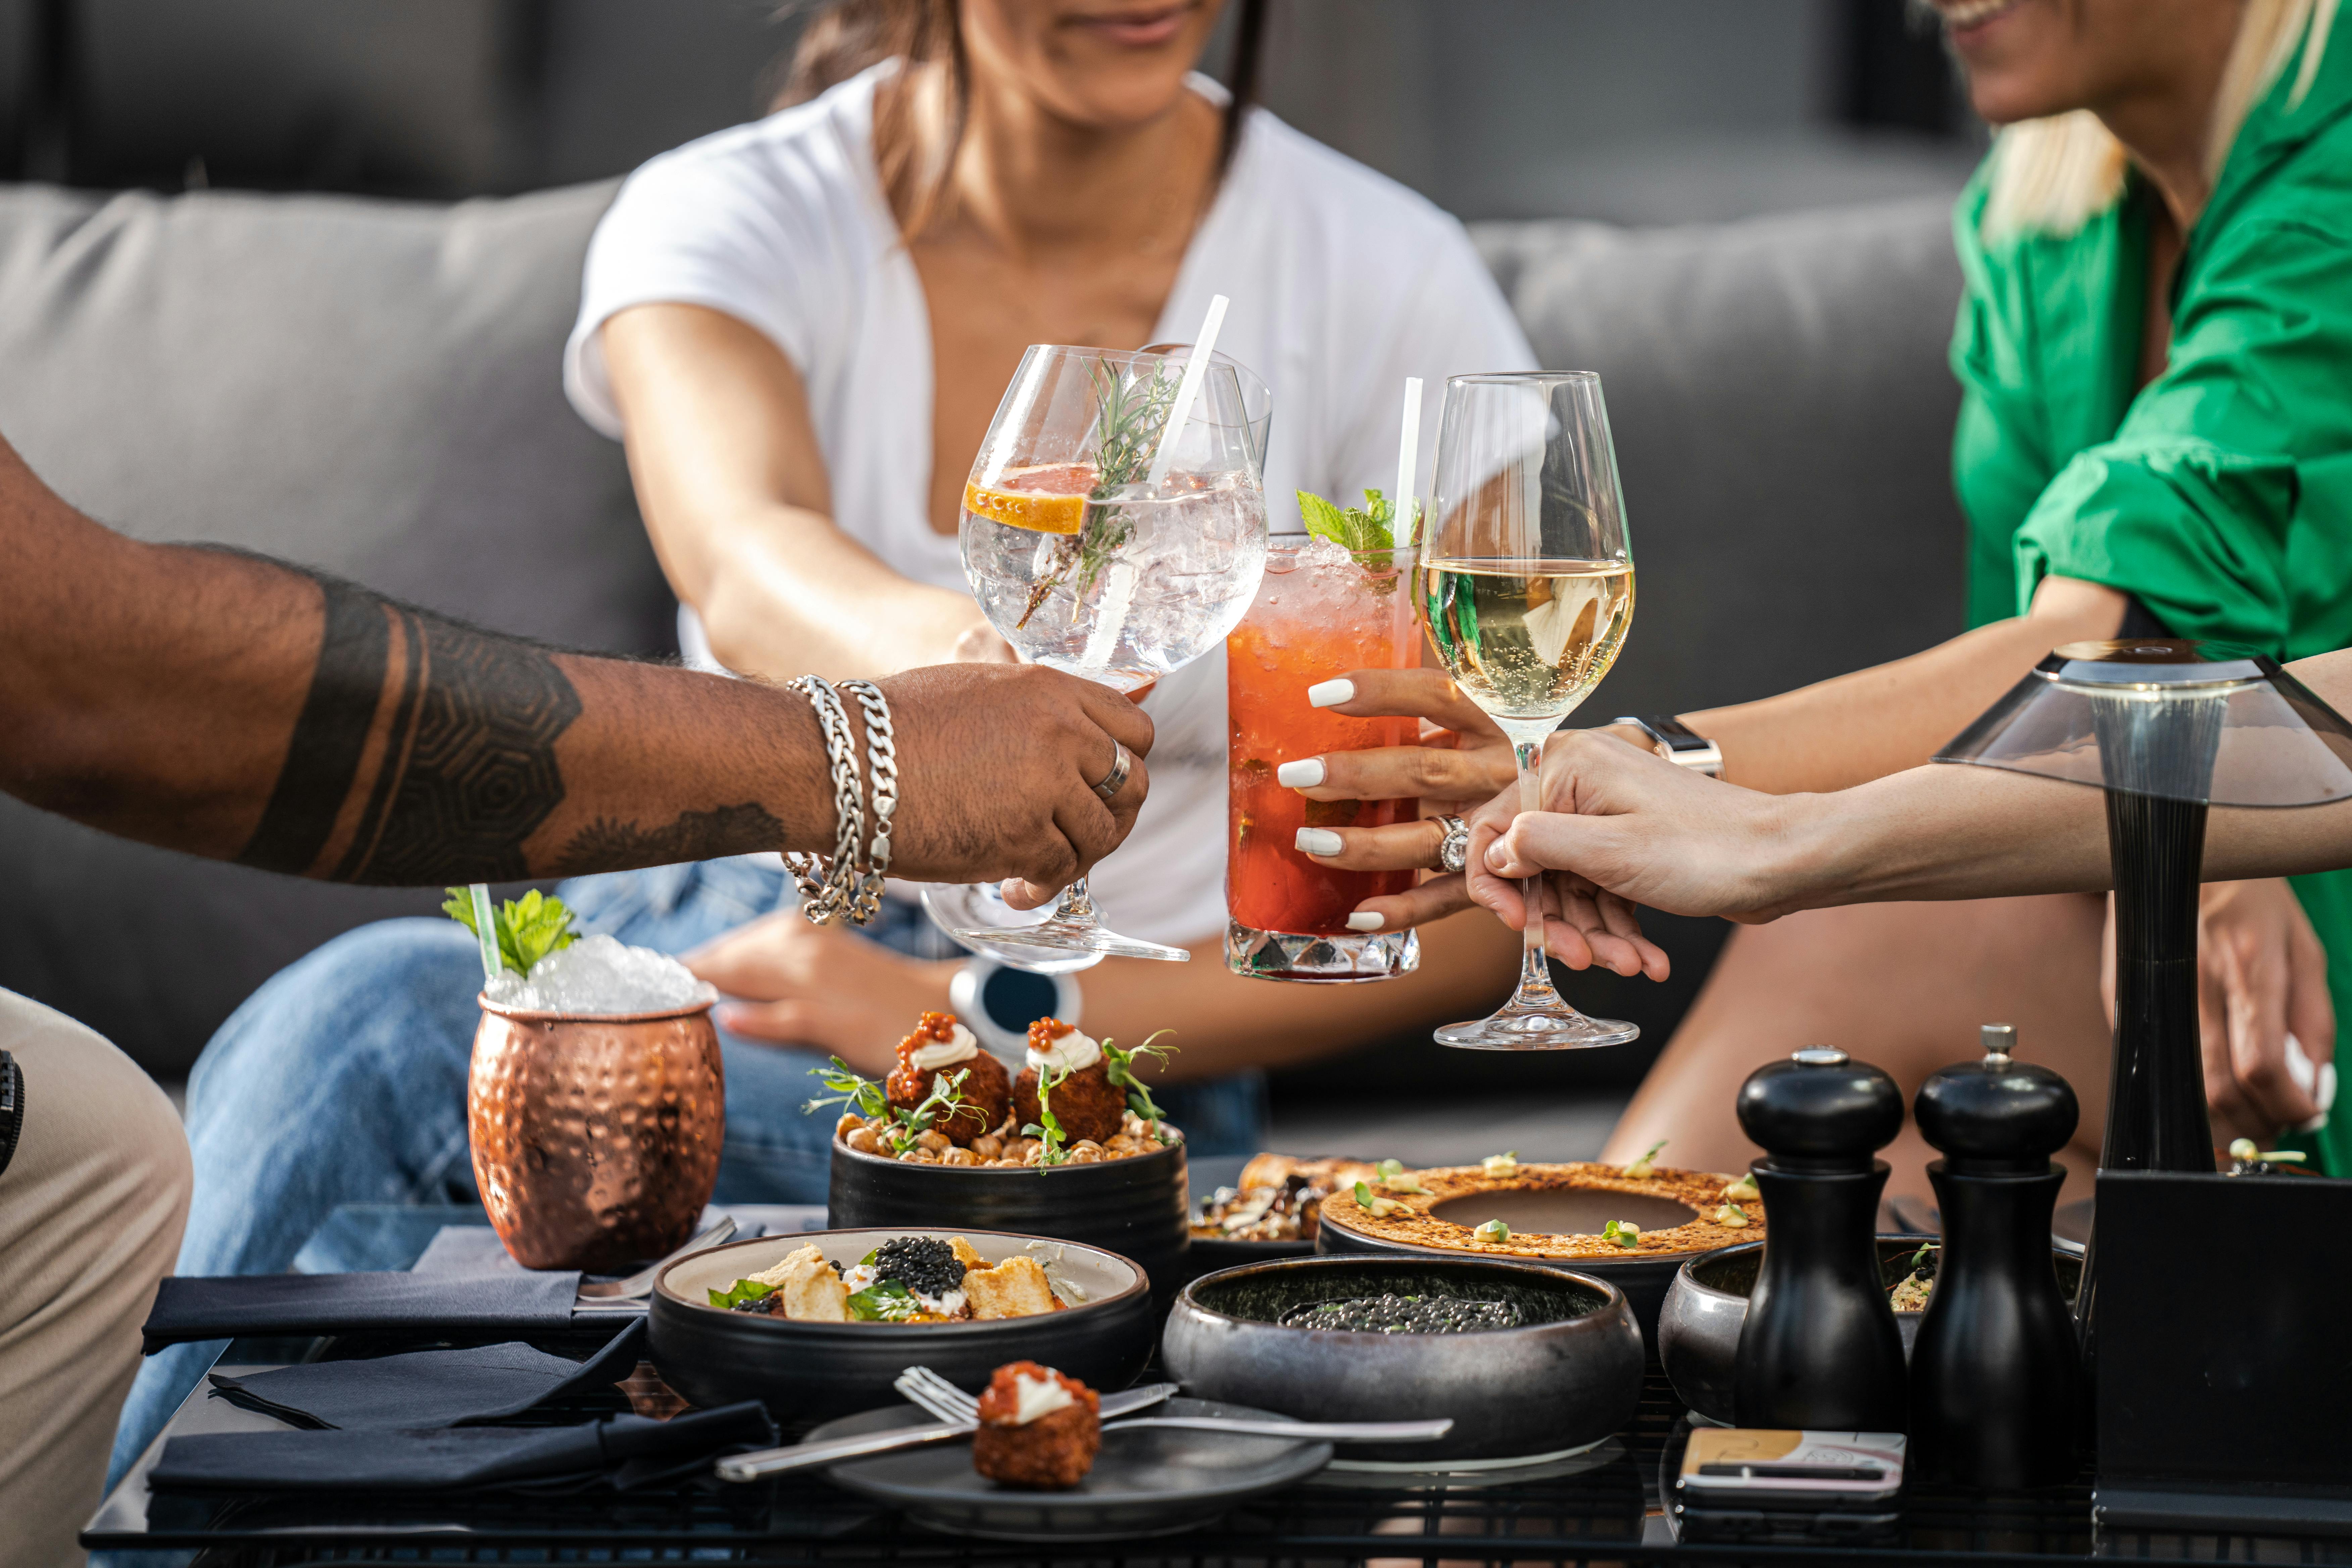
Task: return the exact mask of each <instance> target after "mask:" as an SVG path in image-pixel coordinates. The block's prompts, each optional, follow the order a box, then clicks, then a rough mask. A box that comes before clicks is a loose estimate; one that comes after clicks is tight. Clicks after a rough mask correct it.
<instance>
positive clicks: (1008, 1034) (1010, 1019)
mask: <svg viewBox="0 0 2352 1568" xmlns="http://www.w3.org/2000/svg"><path fill="white" fill-rule="evenodd" d="M1081 1000H1082V997H1081V995H1080V993H1079V991H1078V982H1077V979H1076V976H1075V975H1069V974H1038V973H1034V972H1032V971H1030V970H1026V969H1014V968H1013V967H1012V966H1011V965H1010V964H1003V963H997V962H996V961H995V960H994V959H992V958H975V959H973V960H972V961H971V963H967V964H965V965H964V966H963V967H962V968H961V969H959V970H957V971H956V973H955V978H954V979H953V980H950V982H948V1005H949V1006H950V1007H952V1008H953V1009H955V1016H956V1017H957V1018H958V1019H960V1020H961V1022H962V1024H963V1026H964V1027H965V1028H967V1029H970V1030H971V1032H972V1035H973V1037H975V1038H976V1039H978V1040H979V1041H980V1043H981V1045H982V1047H983V1048H984V1049H986V1050H987V1051H988V1053H989V1054H990V1055H991V1056H996V1057H1003V1058H1007V1059H1008V1060H1012V1061H1016V1062H1017V1061H1019V1060H1020V1059H1021V1058H1022V1056H1023V1054H1024V1052H1026V1051H1027V1050H1028V1049H1029V1026H1030V1025H1031V1024H1033V1023H1034V1022H1036V1021H1037V1020H1038V1019H1040V1018H1059V1019H1060V1020H1062V1022H1064V1023H1065V1024H1075V1023H1076V1022H1077V1021H1078V1007H1079V1004H1080V1002H1081Z"/></svg>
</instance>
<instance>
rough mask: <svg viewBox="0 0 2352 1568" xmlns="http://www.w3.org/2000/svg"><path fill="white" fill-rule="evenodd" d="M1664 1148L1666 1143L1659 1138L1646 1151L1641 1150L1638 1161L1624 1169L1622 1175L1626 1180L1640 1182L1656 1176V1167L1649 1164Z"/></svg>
mask: <svg viewBox="0 0 2352 1568" xmlns="http://www.w3.org/2000/svg"><path fill="white" fill-rule="evenodd" d="M1665 1146H1666V1141H1665V1140H1664V1139H1663V1138H1661V1139H1659V1140H1658V1141H1657V1142H1654V1143H1653V1144H1651V1145H1650V1146H1649V1147H1648V1148H1647V1149H1645V1150H1643V1152H1642V1157H1641V1158H1640V1159H1638V1160H1636V1161H1634V1162H1633V1163H1632V1164H1630V1165H1628V1166H1626V1167H1625V1170H1624V1175H1625V1176H1626V1177H1627V1179H1628V1180H1631V1181H1636V1182H1640V1181H1646V1180H1648V1179H1649V1178H1650V1177H1652V1176H1654V1175H1656V1174H1657V1167H1655V1166H1654V1165H1653V1164H1651V1163H1650V1162H1651V1161H1653V1160H1654V1159H1656V1158H1657V1157H1658V1151H1659V1150H1661V1149H1663V1148H1664V1147H1665Z"/></svg>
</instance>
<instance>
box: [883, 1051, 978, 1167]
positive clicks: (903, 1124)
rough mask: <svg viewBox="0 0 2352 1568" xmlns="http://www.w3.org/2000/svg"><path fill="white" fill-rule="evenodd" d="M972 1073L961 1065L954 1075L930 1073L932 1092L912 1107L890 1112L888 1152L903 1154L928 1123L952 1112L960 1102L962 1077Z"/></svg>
mask: <svg viewBox="0 0 2352 1568" xmlns="http://www.w3.org/2000/svg"><path fill="white" fill-rule="evenodd" d="M970 1077H971V1068H964V1069H963V1071H961V1072H960V1073H958V1074H956V1075H955V1077H953V1078H950V1077H948V1075H947V1074H945V1073H943V1072H941V1073H933V1074H932V1075H931V1092H930V1093H929V1094H927V1095H925V1096H924V1097H923V1099H922V1102H921V1103H920V1104H919V1105H917V1106H916V1107H915V1109H914V1110H900V1111H896V1112H893V1113H892V1116H891V1121H892V1122H893V1123H894V1125H893V1126H892V1127H891V1129H890V1131H888V1132H887V1133H886V1134H885V1136H886V1137H887V1138H888V1139H889V1141H890V1147H891V1152H893V1153H898V1154H903V1153H905V1152H907V1151H908V1150H909V1149H911V1148H913V1147H914V1146H915V1140H916V1138H918V1137H919V1136H920V1135H921V1134H923V1133H925V1132H929V1131H930V1130H931V1124H932V1123H933V1122H935V1121H938V1120H939V1119H940V1114H941V1113H942V1112H944V1113H945V1114H947V1115H950V1116H953V1115H954V1114H955V1110H956V1107H958V1106H960V1105H961V1104H962V1103H963V1080H964V1079H968V1078H970Z"/></svg>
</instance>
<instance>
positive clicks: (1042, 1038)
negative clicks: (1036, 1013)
mask: <svg viewBox="0 0 2352 1568" xmlns="http://www.w3.org/2000/svg"><path fill="white" fill-rule="evenodd" d="M1076 1032H1077V1026H1076V1025H1075V1024H1065V1023H1064V1022H1062V1020H1060V1019H1059V1018H1040V1019H1038V1020H1037V1021H1036V1022H1035V1023H1034V1024H1032V1025H1030V1026H1029V1048H1030V1049H1031V1050H1033V1051H1036V1052H1039V1053H1041V1054H1042V1053H1044V1052H1046V1051H1050V1050H1052V1049H1053V1048H1054V1042H1055V1040H1058V1039H1060V1038H1061V1037H1063V1036H1064V1035H1070V1034H1076Z"/></svg>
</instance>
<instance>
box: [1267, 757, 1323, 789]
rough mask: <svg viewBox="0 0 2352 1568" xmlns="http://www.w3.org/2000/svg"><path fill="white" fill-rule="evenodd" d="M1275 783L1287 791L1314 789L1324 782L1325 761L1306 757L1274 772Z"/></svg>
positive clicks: (1285, 764)
mask: <svg viewBox="0 0 2352 1568" xmlns="http://www.w3.org/2000/svg"><path fill="white" fill-rule="evenodd" d="M1274 782H1275V783H1276V784H1280V785H1281V786H1282V787H1283V788H1285V789H1313V788H1314V787H1315V786H1316V785H1317V784H1321V783H1322V782H1323V759H1322V758H1320V757H1304V758H1301V759H1300V760H1299V761H1297V762H1295V763H1283V764H1282V766H1280V767H1278V768H1276V769H1275V770H1274Z"/></svg>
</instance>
